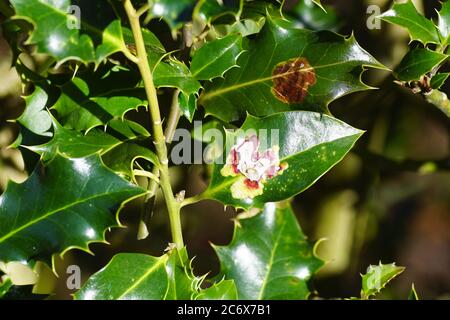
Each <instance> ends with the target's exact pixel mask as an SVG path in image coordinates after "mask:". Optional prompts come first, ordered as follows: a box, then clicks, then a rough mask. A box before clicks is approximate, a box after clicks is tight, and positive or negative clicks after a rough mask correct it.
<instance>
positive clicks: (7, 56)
mask: <svg viewBox="0 0 450 320" xmlns="http://www.w3.org/2000/svg"><path fill="white" fill-rule="evenodd" d="M322 2H323V3H324V4H325V5H326V6H327V8H328V10H329V14H328V15H327V16H325V15H324V14H323V13H322V12H321V11H320V10H319V9H318V8H316V7H312V6H310V5H309V1H308V0H301V1H300V3H299V1H297V0H293V1H287V4H286V7H287V8H288V9H289V10H290V15H291V16H292V17H293V18H294V19H296V20H298V23H299V25H301V26H304V27H307V28H312V29H330V30H334V31H338V32H340V33H342V34H346V35H349V34H351V32H354V34H355V36H356V38H357V40H358V41H359V42H360V44H361V45H362V46H363V47H364V48H365V49H366V50H367V51H369V52H370V53H371V54H373V55H374V56H375V57H376V58H377V59H378V60H380V61H381V62H382V63H384V64H385V65H386V66H388V67H390V68H391V69H393V68H394V67H395V66H396V65H397V64H398V63H399V62H400V60H401V59H402V57H403V56H404V54H405V53H406V52H407V50H408V41H409V39H408V35H407V33H406V32H405V31H404V30H402V29H400V28H398V27H395V26H393V25H388V24H385V23H383V24H382V29H381V30H376V29H375V30H369V29H368V28H367V26H366V21H367V18H368V14H367V13H366V10H367V7H368V5H371V4H376V5H379V6H380V7H381V9H382V11H385V10H387V9H388V8H389V7H390V6H391V4H392V1H388V0H367V1H363V0H330V1H322ZM414 2H415V4H416V6H417V8H420V9H421V10H422V12H424V13H425V14H426V15H427V16H428V17H434V16H435V15H436V13H435V11H434V9H435V8H438V1H434V0H426V1H425V0H424V1H420V0H419V1H414ZM0 19H1V21H2V22H3V20H4V19H3V18H2V17H1V16H0ZM150 29H151V30H152V31H156V32H157V33H159V34H162V35H163V39H162V40H165V41H164V42H165V43H166V44H167V46H168V49H169V50H170V49H172V48H171V46H174V44H173V41H172V38H171V34H170V31H169V29H168V27H167V26H166V25H165V24H164V23H163V22H152V23H151V25H150ZM293 45H295V44H293ZM22 59H23V60H24V61H25V62H26V64H27V65H28V66H29V67H31V68H33V69H34V70H39V68H40V67H41V66H42V65H45V62H46V58H45V57H42V56H36V55H33V56H31V55H30V56H27V55H22ZM364 77H365V78H366V81H367V82H368V83H370V84H371V85H372V86H375V87H378V88H379V90H372V91H368V92H363V93H356V94H352V95H350V96H347V97H345V98H342V99H340V100H338V101H336V102H334V103H333V104H332V105H331V107H330V109H331V111H332V113H333V114H334V115H335V116H336V117H338V118H340V119H342V120H344V121H346V122H347V123H349V124H351V125H352V126H355V127H357V128H361V129H364V130H367V133H366V135H365V136H364V137H363V139H362V140H361V141H360V142H359V143H358V145H357V146H356V148H355V149H354V151H353V152H352V153H351V154H349V155H348V156H347V157H346V159H345V160H344V161H343V162H342V163H340V164H339V165H338V166H337V167H335V168H334V169H333V170H332V171H331V172H329V173H328V174H327V175H326V176H325V177H324V178H322V179H321V180H320V181H319V182H318V183H317V184H316V185H314V186H313V187H312V188H310V189H309V190H308V191H306V192H304V193H302V194H300V195H299V196H297V197H296V198H295V200H294V209H295V210H296V212H297V213H298V218H299V221H300V224H301V226H302V228H303V229H304V231H305V233H306V234H307V235H308V236H309V238H310V239H311V240H318V239H322V238H325V240H324V241H323V242H322V243H321V244H320V246H319V255H320V256H321V257H322V258H323V259H325V260H327V261H329V263H328V264H327V265H326V267H324V268H323V269H322V270H321V271H320V273H319V274H318V276H317V277H316V278H315V280H314V282H313V283H312V286H313V289H314V290H316V291H317V292H318V294H319V296H320V297H324V298H333V297H349V296H357V295H358V294H359V288H360V273H363V272H365V268H366V267H367V266H368V265H369V264H377V263H378V261H379V260H381V261H382V262H383V263H390V262H394V261H395V262H397V264H398V265H402V266H405V267H406V271H405V272H404V274H402V276H400V277H399V278H398V279H397V280H396V281H394V282H393V283H392V285H391V286H389V287H388V289H387V290H385V291H384V292H383V293H382V295H381V296H380V298H405V297H407V294H408V292H409V289H410V286H411V283H412V282H414V284H415V287H416V290H417V291H418V293H419V296H420V297H421V298H425V299H429V298H433V299H436V298H437V299H440V298H450V273H449V272H448V270H449V268H450V172H449V169H450V121H449V119H448V117H446V116H445V115H444V114H443V113H441V112H440V111H439V110H438V109H437V108H434V107H433V106H431V105H429V104H428V103H427V102H426V101H424V100H423V99H422V98H421V97H420V96H418V95H414V94H413V93H412V92H411V91H410V90H408V89H406V88H402V87H400V86H398V85H396V84H394V83H393V81H394V79H393V78H392V76H391V75H390V74H389V73H388V72H384V71H370V72H368V73H366V74H365V76H364ZM23 89H24V88H22V86H21V84H20V79H19V77H18V75H17V72H16V71H15V70H14V68H11V52H10V49H9V47H8V45H7V42H6V41H5V40H4V39H3V38H2V37H1V36H0V192H3V191H4V190H5V187H6V184H7V181H8V180H13V181H16V182H21V181H23V180H25V179H26V177H27V175H28V173H27V172H26V171H25V165H24V160H23V157H22V154H21V152H20V151H19V150H15V149H11V148H8V146H9V145H10V144H11V143H13V142H14V140H15V139H16V137H17V133H18V129H17V126H16V125H15V124H14V122H12V121H11V120H12V119H15V118H17V117H18V116H19V115H20V114H21V113H22V111H23V108H24V101H23V99H22V98H21V96H22V95H26V94H28V93H29V92H27V90H25V91H23ZM448 89H449V88H448V84H447V87H446V88H444V89H443V91H444V92H447V93H448V92H449V90H448ZM163 93H164V92H162V95H161V99H162V101H163V103H165V104H168V103H169V101H168V100H167V101H166V100H165V99H166V98H165V97H166V96H167V97H169V96H170V95H168V94H167V95H164V94H163ZM167 99H168V98H167ZM129 116H130V117H134V118H135V119H139V118H141V119H142V118H144V119H146V117H145V116H144V117H140V115H139V113H138V112H135V113H134V114H133V113H132V114H130V115H129ZM182 125H184V126H186V127H188V123H182ZM172 176H173V179H174V185H175V186H176V187H175V190H181V189H186V191H187V193H188V195H190V194H195V193H197V192H199V191H201V190H202V189H204V188H205V187H206V183H205V179H204V178H205V168H204V167H203V166H201V165H196V166H185V167H177V168H174V169H173V170H172ZM160 200H162V197H161V196H159V197H157V201H156V207H155V210H154V215H153V217H152V220H151V229H150V236H149V237H148V238H147V239H146V240H142V241H138V240H136V232H137V228H138V221H139V212H140V206H141V203H140V201H135V202H134V203H131V204H130V205H129V206H128V207H127V208H126V210H125V211H123V212H122V214H121V220H122V221H123V223H124V224H125V225H126V226H127V227H128V228H127V229H117V230H113V231H112V232H110V233H109V234H108V236H107V239H108V241H109V242H110V243H111V245H110V246H106V245H101V244H98V245H92V246H91V248H92V251H93V252H94V253H95V256H91V255H89V254H87V253H84V252H79V251H76V250H75V251H71V252H69V253H68V254H67V255H66V256H65V257H64V259H59V260H57V264H56V266H57V271H58V274H59V279H58V281H57V282H56V289H57V294H56V295H55V298H59V299H66V298H70V294H71V293H73V292H72V291H69V290H67V287H66V278H67V276H68V274H67V273H66V268H67V266H69V265H73V264H76V265H79V266H80V268H81V271H82V276H83V281H85V280H86V279H87V278H88V277H89V276H90V275H91V274H92V273H94V272H95V271H97V270H99V269H100V268H102V267H103V266H104V265H105V264H106V263H107V262H108V261H109V260H110V259H111V257H112V256H113V255H114V254H115V253H118V252H145V253H150V254H154V255H160V254H162V251H163V249H164V248H165V247H166V246H167V243H168V242H169V241H170V233H169V224H168V221H167V215H166V213H165V208H164V204H163V203H162V202H161V201H160ZM236 214H237V213H236V212H234V211H233V210H231V209H226V210H225V211H224V210H223V206H222V205H221V204H219V203H214V202H202V203H199V204H197V205H195V206H191V207H188V208H186V209H185V210H184V212H183V223H184V225H183V228H184V234H185V241H186V243H188V244H189V246H188V250H189V251H190V255H191V256H196V258H195V260H194V263H193V265H194V268H195V271H196V273H198V274H204V273H206V272H208V271H210V270H212V272H211V275H214V274H215V273H217V271H218V269H219V263H218V259H217V257H216V256H215V254H214V252H213V250H212V249H211V247H210V245H209V243H210V242H212V243H215V244H226V243H228V242H229V241H230V239H231V236H232V232H233V223H232V219H233V218H234V217H235V216H236ZM27 290H28V291H27ZM30 290H31V289H30V288H21V289H18V288H17V289H16V290H15V291H14V292H13V293H12V295H13V296H17V297H19V296H21V297H25V296H27V297H28V293H29V291H30Z"/></svg>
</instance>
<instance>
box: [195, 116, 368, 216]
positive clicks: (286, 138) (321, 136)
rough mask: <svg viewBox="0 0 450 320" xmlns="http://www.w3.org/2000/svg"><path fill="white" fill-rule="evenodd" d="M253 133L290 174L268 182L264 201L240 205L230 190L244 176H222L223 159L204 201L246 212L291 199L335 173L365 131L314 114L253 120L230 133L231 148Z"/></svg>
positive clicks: (215, 170)
mask: <svg viewBox="0 0 450 320" xmlns="http://www.w3.org/2000/svg"><path fill="white" fill-rule="evenodd" d="M250 133H252V134H255V133H256V134H257V135H258V134H259V135H260V136H259V138H260V140H261V141H263V142H262V143H266V144H267V148H271V147H274V146H278V147H279V157H280V162H281V163H285V164H287V169H286V170H285V171H284V172H283V173H282V174H281V175H278V176H276V177H273V178H271V179H268V180H267V181H266V182H265V183H264V189H263V193H262V194H261V195H259V196H256V197H254V198H252V199H250V198H247V199H236V198H234V197H233V194H232V191H231V190H230V188H231V187H232V185H233V184H234V183H235V182H236V181H237V180H238V179H239V176H231V177H230V176H228V177H225V176H223V175H222V173H221V169H222V168H223V166H224V159H222V158H219V160H220V161H217V160H216V164H215V165H214V171H213V174H212V178H211V182H210V185H209V186H208V188H207V189H206V190H205V191H204V193H203V197H204V198H210V199H215V200H218V201H221V202H222V203H223V204H225V205H232V206H234V207H240V208H246V209H248V208H250V207H254V206H258V207H262V206H263V205H264V203H266V202H275V201H281V200H284V199H288V198H290V197H292V196H294V195H296V194H298V193H300V192H302V191H303V190H305V189H306V188H308V187H309V186H310V185H312V184H313V183H314V182H315V181H317V180H318V179H319V178H320V177H321V176H322V175H324V174H325V173H326V172H327V171H328V170H330V169H331V168H332V167H333V166H334V165H335V164H336V163H338V162H339V161H340V160H341V159H342V158H343V157H344V156H345V155H346V154H347V152H349V150H350V149H351V148H352V147H353V145H354V143H355V142H356V141H357V140H358V139H359V137H360V136H361V135H362V131H360V130H358V129H355V128H353V127H351V126H349V125H347V124H345V123H343V122H341V121H339V120H337V119H335V118H332V117H329V116H326V115H321V114H319V113H315V112H309V111H291V112H284V113H277V114H274V115H272V116H268V117H266V118H261V119H259V118H255V117H253V116H248V117H247V119H246V121H245V123H244V124H243V125H242V127H241V129H240V130H239V131H237V132H235V133H227V138H226V139H227V143H226V145H228V146H232V145H234V144H236V139H237V137H242V136H245V137H246V138H248V137H249V136H248V135H250ZM225 149H226V148H225ZM260 151H261V152H264V150H260ZM227 156H228V155H227V154H225V155H222V157H227Z"/></svg>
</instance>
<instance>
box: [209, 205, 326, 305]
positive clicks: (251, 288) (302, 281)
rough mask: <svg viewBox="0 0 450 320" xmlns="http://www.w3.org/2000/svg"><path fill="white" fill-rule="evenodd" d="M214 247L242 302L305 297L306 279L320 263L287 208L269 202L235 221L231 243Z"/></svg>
mask: <svg viewBox="0 0 450 320" xmlns="http://www.w3.org/2000/svg"><path fill="white" fill-rule="evenodd" d="M215 250H216V252H217V254H218V256H219V259H220V263H221V268H222V273H223V274H224V275H225V277H226V279H232V280H234V283H235V285H236V288H237V292H238V297H239V299H241V300H247V299H252V300H256V299H260V300H274V299H292V300H297V299H306V298H307V297H308V295H309V293H310V291H309V289H308V280H309V279H310V278H311V276H312V275H313V274H314V273H315V272H316V271H317V269H318V268H319V267H321V266H322V264H323V262H322V261H321V260H319V259H318V258H317V257H315V255H314V251H313V247H312V245H311V244H309V243H308V241H307V240H306V237H305V236H304V234H303V233H302V231H301V229H300V227H299V225H298V223H297V220H296V218H295V215H294V213H293V212H292V209H291V208H290V207H289V206H283V205H281V204H278V205H277V204H274V203H268V204H266V206H265V208H264V210H263V212H261V213H259V214H258V215H257V216H255V217H252V218H249V219H243V220H239V221H238V222H236V227H235V232H234V237H233V240H232V242H231V243H230V244H229V245H228V246H224V247H215Z"/></svg>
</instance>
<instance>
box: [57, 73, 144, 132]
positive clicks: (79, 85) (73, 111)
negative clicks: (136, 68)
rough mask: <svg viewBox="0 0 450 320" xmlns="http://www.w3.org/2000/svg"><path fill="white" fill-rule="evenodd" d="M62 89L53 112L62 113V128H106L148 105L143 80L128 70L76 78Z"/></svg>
mask: <svg viewBox="0 0 450 320" xmlns="http://www.w3.org/2000/svg"><path fill="white" fill-rule="evenodd" d="M60 89H61V94H60V96H59V98H58V100H57V101H56V102H55V103H54V105H53V106H52V109H54V110H56V111H57V112H58V119H59V120H60V122H61V124H62V125H64V126H65V127H67V128H71V129H76V130H90V129H92V128H94V127H96V126H99V125H106V124H108V123H109V122H110V121H111V120H113V119H122V118H123V116H124V115H125V113H127V112H128V111H130V110H136V109H137V108H139V107H140V106H147V104H148V103H147V100H146V96H145V91H144V88H143V87H142V86H141V85H140V80H139V79H138V78H137V77H136V75H135V74H134V73H133V72H130V71H127V70H120V71H113V72H110V73H109V74H106V75H104V74H103V73H102V72H98V73H94V74H89V75H83V76H80V77H74V78H73V79H72V80H71V81H69V82H67V83H65V84H63V85H62V86H61V87H60Z"/></svg>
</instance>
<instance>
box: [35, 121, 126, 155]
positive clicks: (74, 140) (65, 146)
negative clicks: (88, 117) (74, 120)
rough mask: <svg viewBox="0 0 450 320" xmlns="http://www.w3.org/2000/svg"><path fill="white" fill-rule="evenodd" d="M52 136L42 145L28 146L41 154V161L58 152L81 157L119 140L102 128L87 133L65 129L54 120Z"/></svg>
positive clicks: (103, 148) (109, 147) (119, 141)
mask: <svg viewBox="0 0 450 320" xmlns="http://www.w3.org/2000/svg"><path fill="white" fill-rule="evenodd" d="M53 128H54V135H53V138H52V139H51V140H50V141H49V142H47V143H46V144H44V145H39V146H32V147H29V148H30V149H31V150H33V151H34V152H36V153H39V154H41V155H42V160H43V161H48V160H50V159H52V158H53V157H55V156H56V155H57V154H58V153H60V154H61V155H63V156H65V157H67V158H82V157H86V156H88V155H92V154H94V153H97V152H98V153H101V152H105V151H108V150H110V149H111V148H114V147H115V146H117V145H119V144H120V143H122V142H121V140H119V139H117V138H115V137H113V136H111V135H109V134H107V133H105V132H104V131H102V130H96V129H94V130H91V131H90V132H89V134H86V135H85V134H83V133H81V132H79V131H75V130H71V129H66V128H64V127H62V126H61V125H60V124H59V123H58V122H57V121H56V120H54V121H53Z"/></svg>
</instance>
